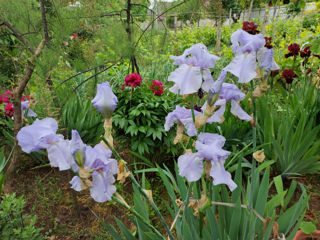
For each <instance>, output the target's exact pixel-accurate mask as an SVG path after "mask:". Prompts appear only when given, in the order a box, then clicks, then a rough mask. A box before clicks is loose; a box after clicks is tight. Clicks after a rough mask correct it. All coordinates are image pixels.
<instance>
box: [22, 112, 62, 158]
mask: <svg viewBox="0 0 320 240" xmlns="http://www.w3.org/2000/svg"><path fill="white" fill-rule="evenodd" d="M57 130H58V123H57V122H56V120H54V119H53V118H45V119H42V120H39V119H36V120H35V121H34V122H33V124H32V125H29V126H26V127H23V128H21V130H20V131H19V132H18V135H17V139H18V144H19V145H20V147H21V149H22V151H24V152H26V153H30V152H33V151H39V150H41V149H46V148H48V147H49V146H50V145H51V144H52V143H54V142H55V141H56V139H57V135H56V132H57Z"/></svg>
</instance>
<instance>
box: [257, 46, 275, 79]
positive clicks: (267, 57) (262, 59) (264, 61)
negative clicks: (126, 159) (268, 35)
mask: <svg viewBox="0 0 320 240" xmlns="http://www.w3.org/2000/svg"><path fill="white" fill-rule="evenodd" d="M257 59H258V62H259V64H260V68H264V69H266V72H267V73H268V72H269V71H270V70H271V71H275V70H279V69H280V67H279V65H278V64H277V63H276V61H275V60H274V58H273V48H270V49H268V48H266V47H263V48H261V49H260V50H259V51H258V53H257Z"/></svg>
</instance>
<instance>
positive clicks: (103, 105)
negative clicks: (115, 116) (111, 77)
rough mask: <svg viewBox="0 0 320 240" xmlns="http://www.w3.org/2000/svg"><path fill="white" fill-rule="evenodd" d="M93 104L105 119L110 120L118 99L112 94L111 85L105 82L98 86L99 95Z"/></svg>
mask: <svg viewBox="0 0 320 240" xmlns="http://www.w3.org/2000/svg"><path fill="white" fill-rule="evenodd" d="M91 102H92V104H93V106H94V107H95V108H96V109H97V110H98V111H99V112H101V113H102V115H103V116H104V118H109V117H111V115H112V113H113V111H114V109H115V108H116V106H117V103H118V98H117V97H116V95H114V93H113V92H112V89H111V87H110V84H109V83H108V82H105V83H101V84H97V95H96V96H95V98H94V99H93V100H92V101H91Z"/></svg>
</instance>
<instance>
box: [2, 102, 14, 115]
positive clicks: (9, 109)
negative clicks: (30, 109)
mask: <svg viewBox="0 0 320 240" xmlns="http://www.w3.org/2000/svg"><path fill="white" fill-rule="evenodd" d="M4 110H5V115H6V116H9V117H12V116H13V113H14V108H13V105H12V103H7V105H6V106H5V108H4Z"/></svg>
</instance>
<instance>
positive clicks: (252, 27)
mask: <svg viewBox="0 0 320 240" xmlns="http://www.w3.org/2000/svg"><path fill="white" fill-rule="evenodd" d="M257 28H258V25H256V24H254V22H247V21H245V22H243V24H242V30H244V31H246V32H247V33H250V34H252V35H255V34H257V33H259V31H257Z"/></svg>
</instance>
